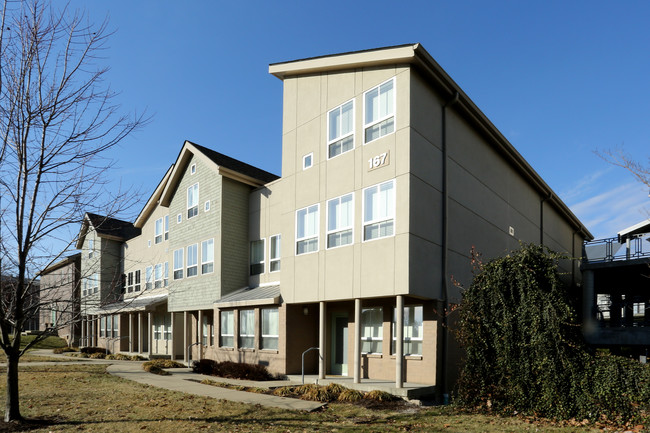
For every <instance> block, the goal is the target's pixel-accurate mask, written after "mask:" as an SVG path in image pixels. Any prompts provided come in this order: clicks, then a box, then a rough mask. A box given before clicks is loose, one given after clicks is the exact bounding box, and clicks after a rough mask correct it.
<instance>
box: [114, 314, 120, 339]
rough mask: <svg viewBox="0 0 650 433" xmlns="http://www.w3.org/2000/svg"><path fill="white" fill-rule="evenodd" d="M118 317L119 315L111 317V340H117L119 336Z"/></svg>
mask: <svg viewBox="0 0 650 433" xmlns="http://www.w3.org/2000/svg"><path fill="white" fill-rule="evenodd" d="M119 330H120V316H119V314H115V315H114V316H113V338H117V337H119V336H120V332H119Z"/></svg>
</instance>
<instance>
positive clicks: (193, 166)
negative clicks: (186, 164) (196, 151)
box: [190, 164, 196, 174]
mask: <svg viewBox="0 0 650 433" xmlns="http://www.w3.org/2000/svg"><path fill="white" fill-rule="evenodd" d="M194 173H196V164H192V165H191V166H190V174H194Z"/></svg>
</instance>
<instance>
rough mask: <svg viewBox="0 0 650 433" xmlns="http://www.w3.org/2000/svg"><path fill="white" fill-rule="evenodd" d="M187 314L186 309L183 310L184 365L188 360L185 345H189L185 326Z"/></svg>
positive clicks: (187, 330)
mask: <svg viewBox="0 0 650 433" xmlns="http://www.w3.org/2000/svg"><path fill="white" fill-rule="evenodd" d="M188 316H189V314H187V311H183V361H184V362H185V365H188V364H187V363H188V362H190V360H189V359H187V346H189V345H190V343H189V338H188V335H187V334H188V332H189V329H188V326H187V320H188Z"/></svg>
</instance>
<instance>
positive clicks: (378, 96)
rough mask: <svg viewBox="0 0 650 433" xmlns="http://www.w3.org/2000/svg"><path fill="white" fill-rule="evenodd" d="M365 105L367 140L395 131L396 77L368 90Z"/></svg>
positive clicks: (364, 98) (368, 141) (367, 141)
mask: <svg viewBox="0 0 650 433" xmlns="http://www.w3.org/2000/svg"><path fill="white" fill-rule="evenodd" d="M363 100H364V103H365V106H364V112H365V119H364V131H365V142H366V143H370V142H371V141H373V140H376V139H378V138H380V137H383V136H384V135H388V134H391V133H393V132H394V131H395V78H391V79H390V80H388V81H386V82H384V83H382V84H380V85H379V86H377V87H375V88H373V89H370V90H368V91H367V92H366V93H365V95H364V97H363Z"/></svg>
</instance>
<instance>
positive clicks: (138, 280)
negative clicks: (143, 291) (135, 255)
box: [133, 270, 140, 292]
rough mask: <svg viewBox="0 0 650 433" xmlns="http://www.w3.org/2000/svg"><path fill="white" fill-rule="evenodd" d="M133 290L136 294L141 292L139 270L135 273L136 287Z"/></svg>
mask: <svg viewBox="0 0 650 433" xmlns="http://www.w3.org/2000/svg"><path fill="white" fill-rule="evenodd" d="M133 290H135V291H136V292H139V291H140V271H139V270H137V271H135V286H134V287H133Z"/></svg>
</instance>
